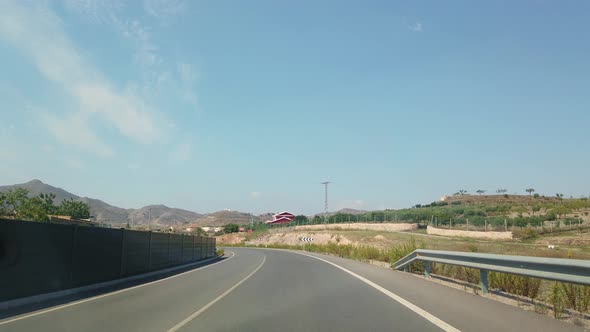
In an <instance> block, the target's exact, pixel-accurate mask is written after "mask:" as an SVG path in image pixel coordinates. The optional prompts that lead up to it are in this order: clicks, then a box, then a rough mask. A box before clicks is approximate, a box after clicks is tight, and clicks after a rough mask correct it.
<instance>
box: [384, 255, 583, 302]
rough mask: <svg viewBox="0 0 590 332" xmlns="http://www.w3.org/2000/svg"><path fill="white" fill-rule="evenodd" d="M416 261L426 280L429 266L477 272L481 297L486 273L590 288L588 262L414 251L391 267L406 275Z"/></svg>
mask: <svg viewBox="0 0 590 332" xmlns="http://www.w3.org/2000/svg"><path fill="white" fill-rule="evenodd" d="M416 261H422V262H424V276H425V277H427V278H429V277H430V263H440V264H450V265H457V266H463V267H470V268H474V269H478V270H479V271H480V286H481V290H482V293H488V272H490V271H494V272H503V273H510V274H516V275H521V276H526V277H533V278H539V279H547V280H554V281H561V282H569V283H574V284H580V285H590V260H581V259H563V258H544V257H530V256H512V255H495V254H479V253H468V252H458V251H442V250H426V249H417V250H415V251H413V252H412V253H411V254H409V255H407V256H406V257H404V258H402V259H400V260H399V261H397V262H395V263H394V268H395V269H396V270H405V271H407V270H408V268H409V265H410V264H411V263H413V262H416Z"/></svg>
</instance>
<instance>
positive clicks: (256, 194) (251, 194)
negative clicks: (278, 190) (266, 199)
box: [250, 191, 262, 198]
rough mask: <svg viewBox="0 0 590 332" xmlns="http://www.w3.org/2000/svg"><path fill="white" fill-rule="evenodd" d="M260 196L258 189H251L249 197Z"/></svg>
mask: <svg viewBox="0 0 590 332" xmlns="http://www.w3.org/2000/svg"><path fill="white" fill-rule="evenodd" d="M260 196H262V193H261V192H259V191H253V192H251V193H250V197H252V198H259V197H260Z"/></svg>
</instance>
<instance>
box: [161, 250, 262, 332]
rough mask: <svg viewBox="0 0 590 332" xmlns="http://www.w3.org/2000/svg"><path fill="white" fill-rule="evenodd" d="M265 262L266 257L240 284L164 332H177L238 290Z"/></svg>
mask: <svg viewBox="0 0 590 332" xmlns="http://www.w3.org/2000/svg"><path fill="white" fill-rule="evenodd" d="M265 262H266V255H265V256H264V258H263V259H262V263H260V265H258V267H257V268H256V269H255V270H254V271H252V272H251V273H250V274H249V275H247V276H246V277H245V278H244V279H242V280H240V282H238V283H237V284H235V285H233V286H232V287H231V288H229V289H228V290H226V291H225V292H223V293H222V294H221V295H219V296H218V297H216V298H215V299H214V300H213V301H211V302H209V303H207V304H206V305H205V306H204V307H202V308H201V309H199V310H198V311H195V312H194V313H193V314H192V315H190V316H188V317H187V318H185V319H184V320H183V321H182V322H180V323H178V324H176V325H174V326H173V327H172V328H170V329H169V330H168V331H166V332H175V331H178V330H179V329H180V328H182V327H183V326H184V325H186V324H188V323H189V322H190V321H192V320H193V319H195V318H197V316H199V315H200V314H202V313H203V312H205V311H206V310H207V309H209V308H211V306H213V305H214V304H215V303H217V302H218V301H219V300H221V299H223V298H224V297H225V296H226V295H227V294H229V293H231V291H233V290H234V289H236V288H238V286H240V285H241V284H243V283H244V282H245V281H246V280H248V278H250V277H251V276H253V275H254V273H256V272H258V270H260V268H261V267H262V265H264V263H265Z"/></svg>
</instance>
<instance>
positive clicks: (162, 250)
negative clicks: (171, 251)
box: [150, 233, 170, 270]
mask: <svg viewBox="0 0 590 332" xmlns="http://www.w3.org/2000/svg"><path fill="white" fill-rule="evenodd" d="M169 237H170V234H163V233H152V243H151V245H150V270H158V269H161V268H164V267H166V266H168V239H169Z"/></svg>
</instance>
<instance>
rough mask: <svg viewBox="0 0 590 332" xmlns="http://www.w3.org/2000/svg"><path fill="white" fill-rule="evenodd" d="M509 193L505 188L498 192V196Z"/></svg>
mask: <svg viewBox="0 0 590 332" xmlns="http://www.w3.org/2000/svg"><path fill="white" fill-rule="evenodd" d="M507 192H508V189H504V188H502V189H498V190H496V193H497V194H504V193H507Z"/></svg>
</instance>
